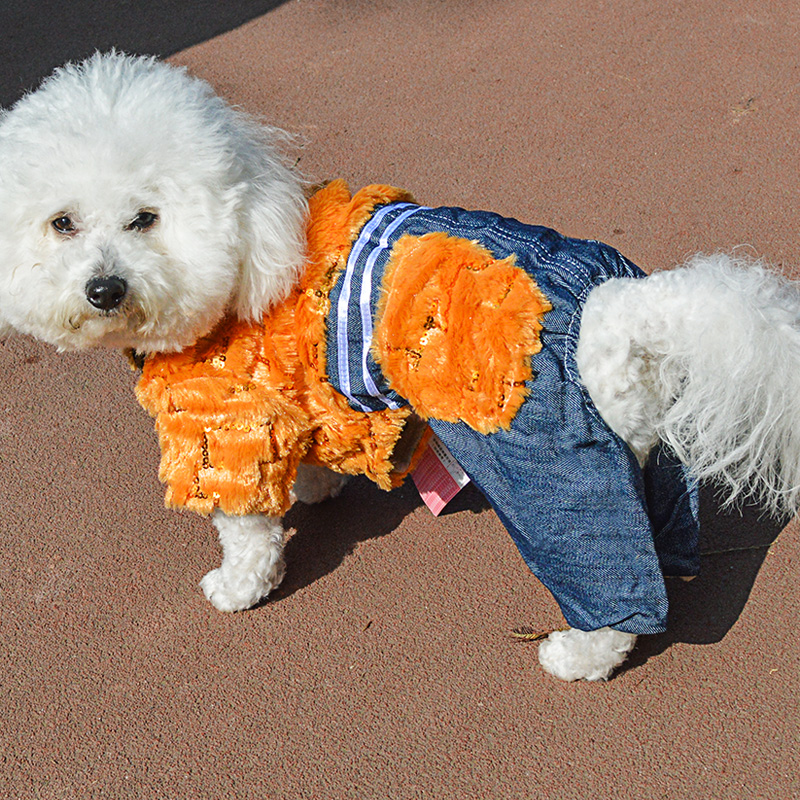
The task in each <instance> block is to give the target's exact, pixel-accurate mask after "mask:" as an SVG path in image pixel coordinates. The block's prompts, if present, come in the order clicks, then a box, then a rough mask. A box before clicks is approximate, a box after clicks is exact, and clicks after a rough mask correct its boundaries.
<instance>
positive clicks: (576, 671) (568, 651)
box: [539, 628, 636, 681]
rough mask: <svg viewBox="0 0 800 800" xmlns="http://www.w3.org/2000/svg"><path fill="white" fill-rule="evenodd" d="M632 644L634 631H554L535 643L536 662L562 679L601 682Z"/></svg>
mask: <svg viewBox="0 0 800 800" xmlns="http://www.w3.org/2000/svg"><path fill="white" fill-rule="evenodd" d="M635 644H636V634H633V633H623V632H622V631H615V630H613V629H611V628H600V629H599V630H596V631H579V630H578V629H577V628H570V629H569V630H566V631H554V632H553V633H551V634H550V635H549V636H548V637H547V639H545V640H544V641H543V642H542V643H541V644H540V645H539V663H540V664H541V665H542V667H544V669H545V670H546V671H547V672H549V673H550V674H551V675H555V677H556V678H560V679H561V680H562V681H577V680H581V679H583V680H587V681H604V680H608V678H610V677H611V675H612V673H613V672H614V670H615V669H616V668H617V667H618V666H619V665H620V664H622V662H623V661H625V659H626V658H627V657H628V653H630V651H631V650H633V646H634V645H635Z"/></svg>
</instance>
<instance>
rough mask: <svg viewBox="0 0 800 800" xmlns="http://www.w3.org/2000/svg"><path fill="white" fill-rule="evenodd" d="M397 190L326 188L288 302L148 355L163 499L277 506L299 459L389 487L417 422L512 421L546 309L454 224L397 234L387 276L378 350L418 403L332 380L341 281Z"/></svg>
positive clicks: (283, 506)
mask: <svg viewBox="0 0 800 800" xmlns="http://www.w3.org/2000/svg"><path fill="white" fill-rule="evenodd" d="M400 201H410V197H409V196H408V195H407V194H406V193H404V192H402V191H400V190H398V189H393V188H391V187H387V186H369V187H366V188H365V189H362V190H361V191H359V192H357V193H356V194H355V195H354V196H352V197H351V195H350V192H349V190H348V188H347V186H346V185H345V184H344V183H343V182H341V181H335V182H333V183H331V184H330V185H328V186H327V187H325V188H324V189H321V190H320V191H319V192H317V193H316V194H315V195H314V196H313V197H312V198H311V200H310V202H309V219H308V230H307V237H308V245H307V247H308V250H307V266H306V269H305V272H304V274H303V276H302V278H301V280H300V281H299V283H298V284H297V286H296V287H295V289H294V290H293V292H292V293H291V294H290V296H289V297H288V298H286V300H284V301H283V302H282V303H280V304H279V305H277V306H275V307H273V308H272V309H271V310H270V311H269V312H268V313H267V314H266V315H265V317H264V318H263V319H262V320H261V321H259V322H253V323H250V322H242V321H239V320H235V319H232V318H228V319H226V320H224V321H223V322H222V323H221V324H220V325H219V326H218V327H217V328H216V330H214V331H213V332H211V333H210V334H209V335H208V336H206V337H204V338H202V339H200V340H199V341H198V342H196V343H195V344H194V345H193V346H192V347H189V348H187V349H186V350H184V351H182V352H180V353H167V354H153V355H150V356H148V358H147V359H146V361H145V364H144V369H143V374H142V378H141V381H140V383H139V385H138V387H137V396H138V398H139V401H140V403H141V404H142V405H143V406H144V408H146V409H147V410H148V411H149V412H150V413H151V414H152V415H153V416H154V417H155V418H156V429H157V431H158V435H159V440H160V444H161V450H162V459H161V468H160V477H161V479H162V480H163V481H164V482H165V483H166V484H167V486H168V489H167V498H166V499H167V503H168V504H169V505H171V506H176V507H186V508H189V509H192V510H194V511H197V512H199V513H201V514H208V513H210V512H211V511H213V510H214V509H215V508H219V509H221V510H222V511H224V512H225V513H228V514H250V513H266V514H271V515H281V514H283V513H284V512H285V511H286V510H287V509H288V507H289V506H290V504H291V487H292V484H293V483H294V479H295V476H296V472H297V467H298V464H299V463H300V462H301V461H303V462H306V463H310V464H315V465H320V466H326V467H329V468H331V469H334V470H336V471H338V472H343V473H348V474H364V475H367V476H368V477H369V478H371V479H372V480H374V481H375V482H376V483H377V484H378V485H379V486H381V487H382V488H384V489H389V488H391V487H392V486H393V485H397V484H398V483H399V482H400V481H401V480H402V479H403V477H404V474H405V472H407V471H408V466H409V463H410V461H411V459H410V454H409V453H408V452H405V451H406V450H407V449H408V444H410V445H412V448H413V445H415V444H416V443H417V442H418V441H419V436H418V435H417V433H418V427H419V426H417V425H414V424H412V421H413V420H416V419H417V418H422V419H426V418H429V417H434V418H437V419H443V420H447V421H453V422H456V421H463V422H466V423H467V424H469V425H470V426H472V427H473V428H475V429H476V430H478V431H480V432H482V433H489V432H491V431H493V430H497V429H499V428H501V427H502V428H507V427H508V425H509V424H510V422H511V420H512V419H513V417H514V415H515V413H516V411H517V410H518V409H519V407H520V405H521V404H522V402H523V400H524V399H525V394H526V389H525V381H526V380H528V378H530V377H531V367H530V358H531V356H532V355H533V354H534V353H536V352H538V350H539V348H540V342H539V331H540V330H541V325H542V318H543V316H544V314H545V313H546V312H547V311H548V310H549V304H548V301H547V300H546V298H545V297H544V296H543V295H542V293H541V292H540V291H539V289H538V287H537V286H536V284H535V283H534V281H533V280H532V279H531V278H530V277H529V275H528V274H527V273H526V272H525V271H523V270H521V269H519V268H517V267H516V266H515V264H514V261H513V257H511V258H507V259H503V260H496V259H494V257H493V256H492V254H491V253H490V252H489V251H488V250H486V249H485V248H483V247H482V246H481V245H479V244H477V243H476V242H472V241H469V240H466V239H460V238H457V237H453V236H449V235H447V234H445V233H435V232H434V233H430V234H427V235H424V236H410V235H405V236H402V237H401V238H400V239H399V241H397V243H396V244H395V245H394V247H393V248H392V252H391V258H390V261H389V264H388V266H387V267H386V270H385V273H384V275H383V284H382V290H383V293H382V296H381V299H380V301H379V303H378V306H377V314H376V318H375V322H374V337H373V340H372V347H371V353H372V357H373V358H374V359H375V361H376V362H377V363H378V364H379V365H380V368H381V369H382V371H383V374H384V375H385V376H386V379H387V381H388V383H389V385H390V386H391V387H392V389H393V390H394V391H395V392H397V393H398V394H399V395H401V396H402V397H403V398H405V399H406V400H407V401H408V404H405V405H401V406H400V407H399V408H386V409H382V410H377V411H371V412H365V411H360V410H356V409H355V408H353V407H352V405H351V404H350V403H349V402H348V400H347V398H346V397H345V396H344V395H343V394H341V393H340V392H339V391H337V389H336V388H334V387H333V386H332V385H331V383H330V381H329V380H328V371H327V368H326V324H327V319H328V315H329V311H330V294H331V291H332V289H333V287H334V285H335V284H336V282H337V280H338V279H339V278H340V275H341V273H342V270H343V269H344V268H345V266H346V264H347V261H348V256H349V255H350V252H351V248H352V246H353V243H354V241H355V240H356V239H357V237H358V236H359V233H360V232H361V230H362V229H363V227H364V226H365V224H366V223H367V222H368V220H369V219H370V218H371V217H372V215H373V214H374V213H375V210H376V209H377V208H379V207H381V206H384V205H386V204H388V203H396V202H400ZM412 411H413V412H415V413H413V414H412ZM404 432H405V436H404ZM406 438H407V439H408V440H409V442H406V441H405V439H406ZM401 451H403V452H402V453H401ZM398 461H402V462H404V463H403V464H401V465H398V463H397V462H398Z"/></svg>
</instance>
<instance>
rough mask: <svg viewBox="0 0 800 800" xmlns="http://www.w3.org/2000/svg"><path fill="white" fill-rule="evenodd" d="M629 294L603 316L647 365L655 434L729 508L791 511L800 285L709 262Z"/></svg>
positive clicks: (752, 265)
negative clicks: (750, 505) (753, 505)
mask: <svg viewBox="0 0 800 800" xmlns="http://www.w3.org/2000/svg"><path fill="white" fill-rule="evenodd" d="M610 283H613V282H610ZM626 283H627V282H626ZM600 288H601V289H603V288H604V287H600ZM609 289H611V287H609ZM624 293H625V294H628V295H629V296H628V297H627V299H626V301H625V307H624V309H622V308H621V306H620V305H619V304H617V303H614V304H612V305H616V306H617V309H616V310H617V314H616V315H615V317H614V318H613V321H611V318H610V317H609V315H608V314H605V315H604V316H605V321H606V323H607V324H610V325H621V326H622V327H623V328H624V329H625V338H627V340H628V343H629V344H628V346H629V348H630V351H629V352H630V353H633V354H637V357H638V358H639V359H640V360H641V362H642V363H646V364H648V365H649V366H648V367H647V369H646V370H644V371H645V372H647V373H648V374H649V375H651V376H652V378H653V380H652V389H651V390H650V391H651V396H652V398H653V400H654V403H653V406H654V407H655V408H656V409H657V413H655V414H654V416H653V420H652V428H653V434H654V437H658V438H660V439H661V440H663V441H664V442H666V443H667V444H669V445H670V446H671V447H672V449H673V450H674V451H675V453H676V454H677V455H678V457H679V458H680V459H681V460H682V461H683V462H684V463H685V464H687V465H688V466H689V467H690V468H691V469H692V471H693V473H694V475H695V476H696V477H697V478H698V479H700V480H710V481H713V482H714V483H715V484H717V485H718V486H719V487H720V488H721V489H722V490H723V497H724V500H725V503H726V505H732V504H735V503H736V502H737V501H741V500H746V499H752V500H756V501H757V502H760V503H761V504H763V505H764V506H766V507H767V508H768V509H769V510H770V511H771V512H773V513H775V514H776V515H778V514H784V513H791V514H793V513H795V511H797V509H798V507H800V285H799V284H795V283H793V282H791V281H789V280H787V279H786V278H784V277H782V276H781V275H779V274H777V273H775V272H774V271H770V270H768V269H767V268H766V267H764V266H763V265H762V264H761V263H759V262H755V261H753V260H751V259H743V258H739V257H733V256H728V255H713V256H696V257H695V258H693V259H692V260H690V261H689V262H688V264H687V265H686V266H684V267H681V268H678V269H675V270H671V271H664V272H657V273H654V274H653V275H651V276H650V277H648V278H647V279H645V280H642V281H631V282H630V284H629V285H628V286H626V287H625V290H624ZM594 294H595V293H593V294H592V297H591V298H590V301H591V300H594V299H595V298H594ZM623 314H624V315H625V316H624V317H623V316H622V315H623ZM626 319H627V320H628V321H627V322H626V321H625V320H626ZM583 332H584V331H583V327H582V329H581V336H582V337H583ZM612 427H613V425H612Z"/></svg>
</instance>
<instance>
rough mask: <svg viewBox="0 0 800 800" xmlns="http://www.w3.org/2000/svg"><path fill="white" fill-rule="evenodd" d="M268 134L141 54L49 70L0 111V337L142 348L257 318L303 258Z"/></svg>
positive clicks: (283, 171)
mask: <svg viewBox="0 0 800 800" xmlns="http://www.w3.org/2000/svg"><path fill="white" fill-rule="evenodd" d="M279 136H280V134H279V133H278V132H277V131H274V130H272V129H268V128H264V127H262V126H260V125H257V124H256V123H255V122H253V120H252V119H250V118H249V117H247V116H246V115H245V114H243V113H241V112H239V111H237V110H235V109H233V108H231V107H230V106H229V105H228V104H227V103H225V102H224V101H223V100H222V99H220V98H219V97H217V96H216V95H215V94H214V93H213V91H212V90H211V89H210V87H209V86H208V85H207V84H206V83H204V82H203V81H200V80H198V79H195V78H192V77H190V76H189V75H187V74H186V72H185V71H184V70H182V69H178V68H175V67H171V66H169V65H167V64H164V63H161V62H158V61H156V60H154V59H151V58H134V57H129V56H124V55H121V54H118V53H110V54H106V55H95V56H94V57H92V58H90V59H89V60H87V61H85V62H83V63H81V64H78V65H68V66H66V67H64V68H62V69H59V70H57V71H56V72H55V73H54V75H53V76H51V77H50V78H48V79H47V80H46V81H45V82H44V83H43V84H42V86H41V87H40V88H39V89H38V90H36V91H35V92H33V93H31V94H29V95H27V96H26V97H24V98H22V99H21V100H20V101H19V102H18V103H17V104H16V105H15V106H13V107H12V108H11V110H10V111H7V112H5V113H4V114H3V116H2V117H0V332H2V331H3V330H5V331H8V330H9V329H11V330H17V331H19V332H22V333H28V334H31V335H33V336H35V337H37V338H39V339H42V340H44V341H47V342H50V343H52V344H55V345H57V346H58V347H60V348H65V349H67V348H69V349H71V348H80V347H89V346H94V345H107V346H111V347H132V348H134V349H136V350H138V351H141V352H156V351H164V350H176V349H180V348H182V347H184V346H186V345H188V344H190V343H191V342H193V341H194V340H195V339H196V338H197V337H198V336H201V335H203V334H205V333H207V332H208V331H209V330H210V329H211V328H212V327H213V326H214V324H216V322H217V321H219V319H220V318H221V317H222V316H223V315H224V314H226V313H228V312H233V313H236V314H237V315H238V316H239V317H241V318H253V317H257V316H259V315H260V314H261V313H263V311H265V310H266V309H267V308H268V307H269V306H270V305H271V304H272V303H274V302H276V301H277V300H279V299H281V298H282V297H284V296H285V295H286V293H287V292H288V290H289V289H290V287H291V286H292V284H293V283H294V282H295V280H296V278H297V275H298V270H299V269H300V266H301V264H302V260H303V238H304V237H303V224H304V217H305V202H304V199H303V193H302V187H301V184H300V181H299V179H298V177H297V176H295V174H294V173H293V171H292V170H291V169H290V168H288V167H287V165H286V164H285V162H284V160H283V158H282V157H281V155H280V154H279V153H278V151H277V149H276V146H275V142H276V139H277V138H279Z"/></svg>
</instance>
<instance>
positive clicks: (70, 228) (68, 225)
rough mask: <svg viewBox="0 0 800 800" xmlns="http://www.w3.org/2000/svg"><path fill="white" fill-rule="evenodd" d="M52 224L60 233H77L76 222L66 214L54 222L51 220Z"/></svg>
mask: <svg viewBox="0 0 800 800" xmlns="http://www.w3.org/2000/svg"><path fill="white" fill-rule="evenodd" d="M50 224H51V225H52V226H53V228H55V230H57V231H58V232H59V233H75V231H76V228H75V222H74V221H73V219H72V217H70V216H67V215H66V214H60V215H59V216H57V217H56V218H55V219H54V220H51V221H50Z"/></svg>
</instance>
